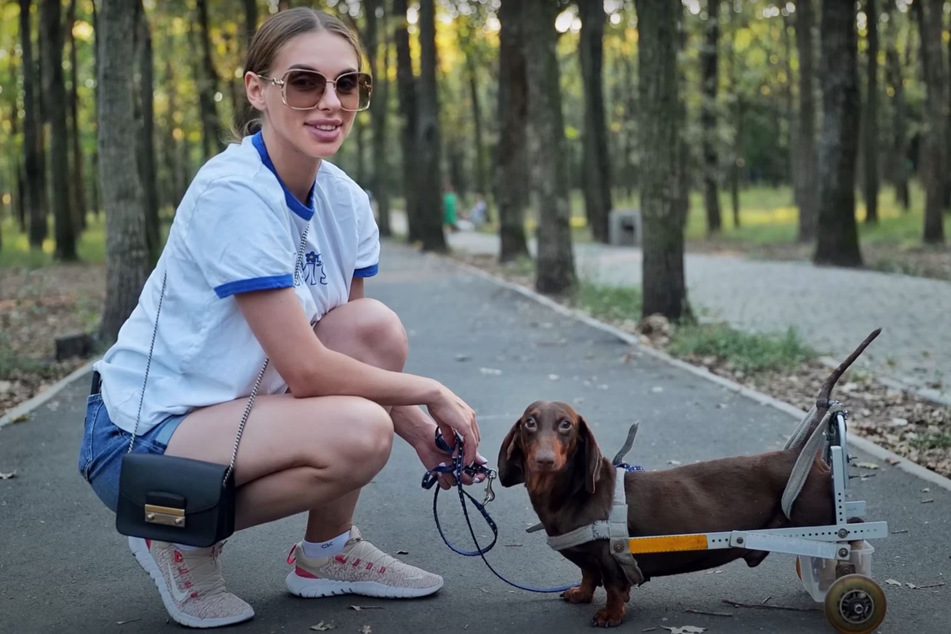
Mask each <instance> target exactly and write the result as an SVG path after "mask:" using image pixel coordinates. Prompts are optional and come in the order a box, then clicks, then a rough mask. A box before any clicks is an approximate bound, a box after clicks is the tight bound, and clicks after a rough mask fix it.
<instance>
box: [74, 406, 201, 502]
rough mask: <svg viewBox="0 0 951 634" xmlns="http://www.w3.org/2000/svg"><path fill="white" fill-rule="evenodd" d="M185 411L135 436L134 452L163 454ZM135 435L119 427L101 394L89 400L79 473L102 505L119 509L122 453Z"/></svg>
mask: <svg viewBox="0 0 951 634" xmlns="http://www.w3.org/2000/svg"><path fill="white" fill-rule="evenodd" d="M185 416H186V415H185V414H182V415H176V416H169V417H168V418H166V419H165V420H163V421H162V422H160V423H159V424H158V425H156V426H155V427H153V428H152V429H150V430H149V431H148V432H146V433H144V434H140V435H138V436H136V437H135V445H134V446H133V448H132V451H133V452H134V453H152V454H163V453H165V448H166V447H167V446H168V441H169V440H170V439H171V437H172V433H174V431H175V429H176V428H177V427H178V425H179V423H181V422H182V420H184V418H185ZM130 438H132V434H130V433H129V432H127V431H125V430H124V429H120V428H119V427H116V425H115V423H113V422H112V420H110V418H109V412H107V411H106V406H105V405H104V404H103V402H102V394H92V395H90V396H89V398H88V399H87V400H86V422H85V426H84V429H83V441H82V444H81V445H80V448H79V473H80V475H82V476H83V477H84V478H85V479H86V481H87V482H89V484H91V485H92V489H93V491H95V492H96V495H98V496H99V499H100V500H102V502H103V504H105V505H106V506H108V507H109V508H110V509H112V511H113V512H115V510H116V504H117V502H118V500H119V468H120V467H121V465H122V454H124V453H126V452H127V451H128V450H129V439H130Z"/></svg>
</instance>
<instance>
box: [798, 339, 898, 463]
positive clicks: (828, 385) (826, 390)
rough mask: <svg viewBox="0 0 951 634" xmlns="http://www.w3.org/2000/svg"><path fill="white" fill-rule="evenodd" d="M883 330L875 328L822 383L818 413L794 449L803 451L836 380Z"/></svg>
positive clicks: (825, 409)
mask: <svg viewBox="0 0 951 634" xmlns="http://www.w3.org/2000/svg"><path fill="white" fill-rule="evenodd" d="M881 332H882V329H881V328H876V329H875V330H873V331H872V332H871V333H870V334H869V336H868V337H866V338H865V341H863V342H862V343H860V344H859V346H858V348H856V349H855V350H853V351H852V354H850V355H849V356H848V357H847V358H846V359H845V361H843V362H842V363H840V364H839V366H838V367H837V368H836V369H835V370H833V371H832V373H831V374H829V376H828V378H826V380H825V383H823V384H822V388H820V389H819V395H818V396H817V397H816V415H815V417H813V419H812V423H811V424H810V425H809V428H808V429H807V430H806V431H805V433H803V434H801V435H800V436H799V437H798V438H797V439H796V443H795V444H794V445H793V446H792V449H794V450H795V451H797V452H798V451H801V450H802V448H803V446H804V445H805V444H806V441H807V440H809V437H810V436H811V435H812V432H813V431H815V429H816V427H817V426H818V425H819V423H820V422H821V421H822V418H823V417H824V416H825V413H826V412H827V411H828V409H829V406H830V404H831V398H832V388H833V387H835V384H836V381H838V380H839V379H840V378H841V377H842V375H843V374H845V371H846V370H848V369H849V366H850V365H852V364H853V363H854V362H855V360H856V359H858V358H859V356H860V355H861V354H862V353H863V352H865V349H866V348H867V347H868V345H869V344H870V343H872V341H874V339H875V337H877V336H878V335H879V333H881Z"/></svg>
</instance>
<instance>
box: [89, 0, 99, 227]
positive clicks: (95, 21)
mask: <svg viewBox="0 0 951 634" xmlns="http://www.w3.org/2000/svg"><path fill="white" fill-rule="evenodd" d="M90 8H91V9H92V31H93V34H92V48H93V60H94V63H93V68H94V69H95V73H96V77H97V78H98V77H99V61H100V59H101V58H102V55H101V54H100V52H99V13H98V11H97V10H96V3H95V2H91V3H90ZM97 94H98V91H97ZM93 102H94V103H93V112H94V113H95V119H96V121H99V99H98V98H97V99H94V100H93ZM96 138H97V142H96V147H95V148H94V149H93V151H92V156H91V157H90V162H91V163H92V176H91V178H90V179H89V206H90V207H91V208H92V213H93V215H94V216H95V217H96V218H98V217H99V212H100V211H101V208H102V204H101V203H102V197H101V195H100V192H99V142H98V138H99V131H98V126H97V131H96Z"/></svg>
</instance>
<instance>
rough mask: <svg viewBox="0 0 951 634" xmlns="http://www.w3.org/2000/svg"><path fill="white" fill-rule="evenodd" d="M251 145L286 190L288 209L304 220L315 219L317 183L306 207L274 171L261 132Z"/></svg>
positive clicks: (253, 137)
mask: <svg viewBox="0 0 951 634" xmlns="http://www.w3.org/2000/svg"><path fill="white" fill-rule="evenodd" d="M251 143H253V144H254V147H255V149H257V151H258V154H260V155H261V162H263V163H264V165H265V166H266V167H267V168H268V169H269V170H271V173H272V174H274V178H276V179H277V182H278V183H280V184H281V189H283V190H284V200H285V201H287V206H288V208H289V209H290V210H291V211H293V212H294V213H295V214H297V215H298V216H300V217H301V218H303V219H304V220H310V219H311V218H313V217H314V192H315V190H316V188H317V182H316V181H314V184H313V185H311V186H310V192H309V193H308V194H307V202H308V203H309V204H308V205H305V204H304V203H302V202H301V201H299V200H297V197H296V196H294V194H292V193H291V190H289V189H288V188H287V185H285V184H284V181H283V180H281V177H280V176H279V175H278V173H277V170H276V169H274V163H272V162H271V156H270V155H269V154H268V153H267V147H265V145H264V137H263V136H261V132H260V131H258V132H256V133H255V134H254V136H252V137H251Z"/></svg>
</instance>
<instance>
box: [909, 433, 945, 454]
mask: <svg viewBox="0 0 951 634" xmlns="http://www.w3.org/2000/svg"><path fill="white" fill-rule="evenodd" d="M911 446H912V447H915V448H916V449H919V450H923V449H948V448H951V433H932V434H922V435H921V436H918V437H917V438H915V439H913V440H911Z"/></svg>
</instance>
